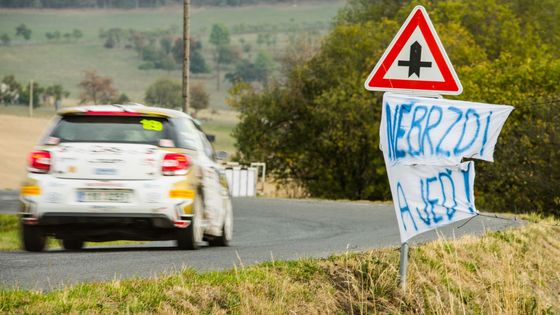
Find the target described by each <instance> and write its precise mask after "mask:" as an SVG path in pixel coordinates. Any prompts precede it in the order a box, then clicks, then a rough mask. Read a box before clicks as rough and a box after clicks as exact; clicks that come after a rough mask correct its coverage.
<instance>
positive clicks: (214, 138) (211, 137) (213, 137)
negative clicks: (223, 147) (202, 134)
mask: <svg viewBox="0 0 560 315" xmlns="http://www.w3.org/2000/svg"><path fill="white" fill-rule="evenodd" d="M206 139H208V141H210V142H211V143H214V141H216V136H215V135H206Z"/></svg>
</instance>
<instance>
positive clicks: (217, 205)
mask: <svg viewBox="0 0 560 315" xmlns="http://www.w3.org/2000/svg"><path fill="white" fill-rule="evenodd" d="M199 136H200V141H201V143H202V151H203V152H202V153H203V154H201V155H200V165H201V167H202V169H203V177H202V185H203V190H204V206H205V210H206V211H205V218H206V219H207V220H208V224H209V228H210V229H209V232H210V234H215V235H217V234H219V233H221V231H222V222H223V220H224V212H225V211H224V203H223V192H222V190H223V187H222V185H221V184H220V168H221V166H220V165H219V164H218V163H216V160H215V154H214V149H213V148H212V145H211V144H210V142H209V141H208V139H207V137H206V135H205V134H204V133H203V132H202V131H200V132H199Z"/></svg>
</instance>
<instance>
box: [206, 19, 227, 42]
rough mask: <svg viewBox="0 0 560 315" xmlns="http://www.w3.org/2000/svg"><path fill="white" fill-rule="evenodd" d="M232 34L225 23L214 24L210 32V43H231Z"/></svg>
mask: <svg viewBox="0 0 560 315" xmlns="http://www.w3.org/2000/svg"><path fill="white" fill-rule="evenodd" d="M229 43H230V36H229V30H228V28H227V27H226V26H225V25H224V24H221V23H219V24H214V25H212V31H211V32H210V44H212V45H214V46H216V47H219V46H225V45H229Z"/></svg>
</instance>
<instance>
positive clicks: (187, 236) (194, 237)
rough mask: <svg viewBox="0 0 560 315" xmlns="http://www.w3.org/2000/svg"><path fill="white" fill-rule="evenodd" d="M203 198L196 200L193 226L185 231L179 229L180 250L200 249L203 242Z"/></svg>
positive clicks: (178, 242)
mask: <svg viewBox="0 0 560 315" xmlns="http://www.w3.org/2000/svg"><path fill="white" fill-rule="evenodd" d="M201 198H202V197H201V196H200V197H199V198H196V199H195V200H194V205H193V216H192V219H191V224H189V226H188V227H187V228H185V229H177V247H178V248H179V249H190V250H194V249H198V248H199V245H198V244H199V243H200V242H201V241H202V233H203V232H202V227H201V222H200V216H201V215H202V203H201Z"/></svg>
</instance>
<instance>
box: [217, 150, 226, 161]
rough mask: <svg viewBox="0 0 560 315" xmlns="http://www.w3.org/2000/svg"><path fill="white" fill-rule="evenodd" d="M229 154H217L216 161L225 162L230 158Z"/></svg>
mask: <svg viewBox="0 0 560 315" xmlns="http://www.w3.org/2000/svg"><path fill="white" fill-rule="evenodd" d="M228 155H229V154H228V153H227V152H226V151H218V152H216V160H218V161H225V160H226V159H227V158H228Z"/></svg>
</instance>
